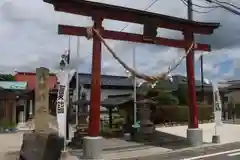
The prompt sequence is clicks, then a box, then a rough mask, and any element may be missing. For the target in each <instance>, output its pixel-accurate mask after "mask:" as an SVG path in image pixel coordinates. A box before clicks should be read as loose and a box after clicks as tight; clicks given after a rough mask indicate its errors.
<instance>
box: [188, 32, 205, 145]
mask: <svg viewBox="0 0 240 160" xmlns="http://www.w3.org/2000/svg"><path fill="white" fill-rule="evenodd" d="M184 39H185V40H186V41H188V42H189V47H190V46H191V44H192V43H194V36H193V33H192V32H185V33H184ZM189 47H187V48H186V49H185V50H188V48H189ZM194 49H195V46H194V47H193V49H191V50H190V52H189V54H188V55H187V57H186V68H187V83H188V97H189V98H188V107H189V120H188V123H189V124H188V129H187V140H188V142H189V144H191V145H192V146H199V145H201V144H202V142H203V133H202V129H201V128H198V107H197V103H196V88H195V73H194V68H195V67H194Z"/></svg>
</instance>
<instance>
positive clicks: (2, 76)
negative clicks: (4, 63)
mask: <svg viewBox="0 0 240 160" xmlns="http://www.w3.org/2000/svg"><path fill="white" fill-rule="evenodd" d="M0 81H15V78H14V76H13V75H11V74H0Z"/></svg>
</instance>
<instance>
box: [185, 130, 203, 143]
mask: <svg viewBox="0 0 240 160" xmlns="http://www.w3.org/2000/svg"><path fill="white" fill-rule="evenodd" d="M187 141H188V143H189V144H190V145H191V146H200V145H202V142H203V131H202V129H200V128H188V129H187Z"/></svg>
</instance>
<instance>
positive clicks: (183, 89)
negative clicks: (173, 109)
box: [173, 83, 188, 105]
mask: <svg viewBox="0 0 240 160" xmlns="http://www.w3.org/2000/svg"><path fill="white" fill-rule="evenodd" d="M173 95H174V96H175V97H177V98H178V100H179V105H187V101H188V91H187V84H184V83H182V84H179V85H178V89H177V90H176V91H174V92H173Z"/></svg>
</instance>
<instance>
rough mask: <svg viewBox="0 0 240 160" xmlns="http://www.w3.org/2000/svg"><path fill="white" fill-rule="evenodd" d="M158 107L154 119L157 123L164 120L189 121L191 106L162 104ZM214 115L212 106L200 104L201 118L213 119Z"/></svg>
mask: <svg viewBox="0 0 240 160" xmlns="http://www.w3.org/2000/svg"><path fill="white" fill-rule="evenodd" d="M161 108H162V109H160V107H158V108H157V110H156V113H155V116H153V117H154V118H153V120H154V121H155V123H163V122H178V123H183V122H188V118H189V108H188V106H162V107H161ZM212 115H213V109H212V107H211V106H208V105H207V106H203V105H200V106H198V116H199V120H200V121H203V120H211V119H212Z"/></svg>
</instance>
